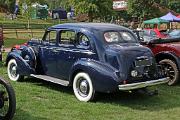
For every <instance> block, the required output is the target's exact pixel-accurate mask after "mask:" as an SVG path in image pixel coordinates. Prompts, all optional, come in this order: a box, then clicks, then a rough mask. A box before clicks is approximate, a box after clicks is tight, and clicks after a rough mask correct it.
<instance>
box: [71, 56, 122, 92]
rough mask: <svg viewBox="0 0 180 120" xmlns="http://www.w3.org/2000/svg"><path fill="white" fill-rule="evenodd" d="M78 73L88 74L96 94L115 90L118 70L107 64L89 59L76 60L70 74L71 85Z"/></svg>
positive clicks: (117, 81)
mask: <svg viewBox="0 0 180 120" xmlns="http://www.w3.org/2000/svg"><path fill="white" fill-rule="evenodd" d="M78 72H86V73H88V74H89V76H90V78H91V80H92V83H93V86H94V88H95V90H96V91H98V92H106V93H109V92H113V91H115V90H117V87H118V83H119V79H118V78H119V77H118V70H117V69H115V68H113V67H112V66H110V65H109V64H105V63H104V64H103V63H101V62H99V61H95V60H90V59H81V60H78V61H77V62H76V63H75V64H74V66H73V67H72V70H71V73H70V80H71V84H72V82H73V78H74V77H75V75H76V74H77V73H78Z"/></svg>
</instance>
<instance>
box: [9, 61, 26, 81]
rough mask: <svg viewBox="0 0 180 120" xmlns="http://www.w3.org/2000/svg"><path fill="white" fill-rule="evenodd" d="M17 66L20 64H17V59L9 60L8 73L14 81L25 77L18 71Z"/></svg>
mask: <svg viewBox="0 0 180 120" xmlns="http://www.w3.org/2000/svg"><path fill="white" fill-rule="evenodd" d="M17 67H18V66H17V63H16V60H15V59H11V60H10V61H9V62H8V66H7V73H8V77H9V79H10V80H12V81H19V80H21V79H23V76H21V75H19V74H18V73H17Z"/></svg>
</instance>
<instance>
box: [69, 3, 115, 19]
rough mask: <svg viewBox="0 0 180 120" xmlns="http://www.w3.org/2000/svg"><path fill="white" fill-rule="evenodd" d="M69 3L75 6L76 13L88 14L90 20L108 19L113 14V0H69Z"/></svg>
mask: <svg viewBox="0 0 180 120" xmlns="http://www.w3.org/2000/svg"><path fill="white" fill-rule="evenodd" d="M68 4H69V6H74V8H75V12H76V14H82V13H83V14H84V13H85V14H88V17H89V21H92V20H93V19H94V18H100V19H106V18H107V17H108V16H111V15H112V14H113V10H112V0H69V1H68Z"/></svg>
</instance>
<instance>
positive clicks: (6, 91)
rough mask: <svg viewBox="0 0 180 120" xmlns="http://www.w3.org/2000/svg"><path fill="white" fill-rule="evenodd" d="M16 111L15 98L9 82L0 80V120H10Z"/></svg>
mask: <svg viewBox="0 0 180 120" xmlns="http://www.w3.org/2000/svg"><path fill="white" fill-rule="evenodd" d="M15 109H16V97H15V93H14V90H13V88H12V86H11V85H10V83H9V82H7V81H5V80H4V79H2V78H0V120H11V119H12V118H13V116H14V113H15Z"/></svg>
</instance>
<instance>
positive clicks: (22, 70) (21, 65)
mask: <svg viewBox="0 0 180 120" xmlns="http://www.w3.org/2000/svg"><path fill="white" fill-rule="evenodd" d="M11 59H15V60H16V63H17V66H18V68H17V72H18V73H19V74H20V75H30V74H34V73H35V70H34V69H33V68H32V67H31V66H30V65H29V64H28V63H27V62H26V61H25V60H24V59H23V58H22V52H21V51H19V50H13V51H11V52H10V53H9V54H8V56H7V58H6V65H7V64H8V62H9V60H11Z"/></svg>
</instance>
